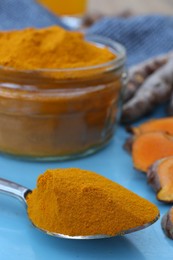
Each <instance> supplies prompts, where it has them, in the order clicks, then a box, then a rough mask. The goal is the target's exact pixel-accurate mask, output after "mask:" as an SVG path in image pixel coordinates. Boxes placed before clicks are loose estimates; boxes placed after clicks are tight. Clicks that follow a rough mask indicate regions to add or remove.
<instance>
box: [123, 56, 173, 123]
mask: <svg viewBox="0 0 173 260" xmlns="http://www.w3.org/2000/svg"><path fill="white" fill-rule="evenodd" d="M172 90H173V56H172V55H171V57H170V58H169V60H168V62H167V63H166V64H165V65H163V66H162V67H160V68H159V69H158V70H157V71H156V72H155V73H153V74H152V75H151V76H150V77H148V78H147V79H146V80H145V82H144V83H143V84H142V86H141V87H140V88H139V89H138V90H137V92H136V94H135V96H134V97H133V98H132V99H130V100H129V101H128V102H127V103H125V104H124V106H123V110H122V118H121V121H122V122H123V123H126V122H130V121H135V120H137V119H139V118H140V117H141V116H143V115H146V114H148V113H149V112H151V111H152V110H153V109H154V108H155V106H157V105H159V104H162V103H164V102H166V101H168V100H169V98H170V95H171V92H172Z"/></svg>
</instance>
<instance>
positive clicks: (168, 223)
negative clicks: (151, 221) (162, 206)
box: [161, 207, 173, 239]
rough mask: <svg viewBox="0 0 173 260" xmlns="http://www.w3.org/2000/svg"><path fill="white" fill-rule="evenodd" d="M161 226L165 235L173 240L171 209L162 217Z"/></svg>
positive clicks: (172, 211)
mask: <svg viewBox="0 0 173 260" xmlns="http://www.w3.org/2000/svg"><path fill="white" fill-rule="evenodd" d="M161 225H162V229H163V231H164V233H165V235H166V236H167V237H169V238H171V239H173V207H172V208H171V209H170V210H169V211H168V212H167V213H166V214H165V215H164V216H163V218H162V221H161Z"/></svg>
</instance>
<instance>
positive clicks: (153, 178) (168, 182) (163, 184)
mask: <svg viewBox="0 0 173 260" xmlns="http://www.w3.org/2000/svg"><path fill="white" fill-rule="evenodd" d="M147 179H148V183H149V184H150V185H151V186H152V187H153V189H154V190H155V191H156V192H157V199H158V200H160V201H163V202H167V203H172V202H173V156H171V157H167V158H164V159H161V160H158V161H156V162H155V163H154V164H153V165H152V166H151V167H150V168H149V169H148V172H147Z"/></svg>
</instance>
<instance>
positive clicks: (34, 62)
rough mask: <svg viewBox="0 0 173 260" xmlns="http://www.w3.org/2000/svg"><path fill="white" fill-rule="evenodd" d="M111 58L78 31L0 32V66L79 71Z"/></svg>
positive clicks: (37, 30)
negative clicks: (76, 69) (74, 69)
mask: <svg viewBox="0 0 173 260" xmlns="http://www.w3.org/2000/svg"><path fill="white" fill-rule="evenodd" d="M113 59H115V54H113V53H112V52H111V51H110V50H109V49H108V48H106V47H104V48H100V47H97V46H95V45H94V44H91V43H89V42H87V41H86V40H85V39H84V35H83V34H82V33H80V32H74V31H73V32H70V31H66V30H64V29H63V28H61V27H58V26H52V27H48V28H44V29H35V28H27V29H24V30H19V31H9V32H0V65H3V66H8V67H13V68H16V69H22V70H24V69H28V70H35V69H43V68H44V69H45V68H47V69H55V68H56V69H64V68H80V67H88V66H92V65H98V64H102V63H106V62H108V61H110V60H113Z"/></svg>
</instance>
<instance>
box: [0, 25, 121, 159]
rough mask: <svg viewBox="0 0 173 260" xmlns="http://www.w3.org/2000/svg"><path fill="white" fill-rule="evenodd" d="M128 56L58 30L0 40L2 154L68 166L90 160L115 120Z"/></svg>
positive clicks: (77, 34)
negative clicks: (70, 161)
mask: <svg viewBox="0 0 173 260" xmlns="http://www.w3.org/2000/svg"><path fill="white" fill-rule="evenodd" d="M124 58H125V51H124V48H123V47H122V46H120V45H119V44H117V43H115V42H112V41H111V40H107V39H104V38H100V37H97V36H84V35H83V34H82V33H80V32H70V31H66V30H64V29H62V28H60V27H57V26H54V27H48V28H44V29H34V28H29V29H24V30H21V31H11V32H1V33H0V65H1V67H0V71H1V73H0V151H1V152H3V153H7V154H13V155H16V156H24V157H30V158H35V159H36V158H37V159H38V158H41V159H66V158H71V157H76V156H82V155H86V154H90V153H93V152H95V151H96V150H97V149H99V148H100V147H102V146H103V145H105V144H106V143H107V142H108V141H109V140H110V139H111V137H112V136H113V133H114V129H115V126H116V121H117V118H118V116H119V95H120V93H121V91H122V74H123V72H124Z"/></svg>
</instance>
